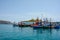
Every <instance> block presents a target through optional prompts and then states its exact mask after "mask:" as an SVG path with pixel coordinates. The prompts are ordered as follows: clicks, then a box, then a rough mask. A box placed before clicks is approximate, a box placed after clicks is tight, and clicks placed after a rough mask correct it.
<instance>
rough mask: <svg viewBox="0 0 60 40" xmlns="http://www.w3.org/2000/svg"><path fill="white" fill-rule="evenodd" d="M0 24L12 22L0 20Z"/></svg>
mask: <svg viewBox="0 0 60 40" xmlns="http://www.w3.org/2000/svg"><path fill="white" fill-rule="evenodd" d="M0 24H12V23H11V22H10V21H5V20H0Z"/></svg>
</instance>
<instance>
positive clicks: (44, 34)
mask: <svg viewBox="0 0 60 40" xmlns="http://www.w3.org/2000/svg"><path fill="white" fill-rule="evenodd" d="M13 32H14V34H15V35H14V34H13V35H14V38H17V39H20V40H48V39H49V40H55V39H59V37H60V36H59V33H60V29H41V28H40V29H34V28H32V27H13ZM57 35H58V36H59V37H58V38H57V37H56V36H57Z"/></svg>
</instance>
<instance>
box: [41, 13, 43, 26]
mask: <svg viewBox="0 0 60 40" xmlns="http://www.w3.org/2000/svg"><path fill="white" fill-rule="evenodd" d="M41 20H42V21H41V25H42V26H43V14H41Z"/></svg>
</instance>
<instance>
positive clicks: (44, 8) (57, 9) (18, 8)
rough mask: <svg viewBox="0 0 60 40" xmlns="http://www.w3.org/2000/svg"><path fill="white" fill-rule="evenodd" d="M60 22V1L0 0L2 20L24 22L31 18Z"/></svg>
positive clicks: (0, 16)
mask: <svg viewBox="0 0 60 40" xmlns="http://www.w3.org/2000/svg"><path fill="white" fill-rule="evenodd" d="M42 14H43V18H46V17H47V18H52V21H60V0H0V20H8V21H12V22H13V21H16V22H18V21H22V20H29V19H31V18H37V17H39V18H41V17H42Z"/></svg>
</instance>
